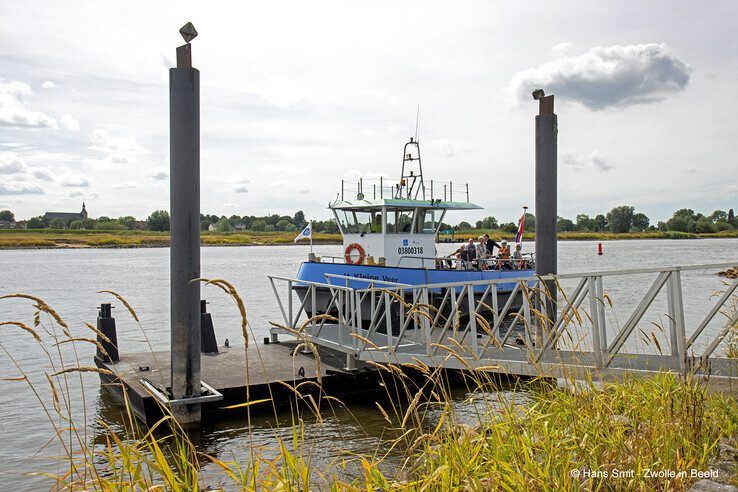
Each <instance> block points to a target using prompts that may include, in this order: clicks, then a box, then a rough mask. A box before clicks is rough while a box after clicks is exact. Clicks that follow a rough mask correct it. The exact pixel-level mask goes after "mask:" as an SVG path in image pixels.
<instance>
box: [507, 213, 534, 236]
mask: <svg viewBox="0 0 738 492" xmlns="http://www.w3.org/2000/svg"><path fill="white" fill-rule="evenodd" d="M516 227H517V226H516ZM500 229H502V226H500ZM516 230H517V229H516ZM525 230H526V231H530V232H535V230H536V216H535V215H533V214H532V213H526V214H525Z"/></svg>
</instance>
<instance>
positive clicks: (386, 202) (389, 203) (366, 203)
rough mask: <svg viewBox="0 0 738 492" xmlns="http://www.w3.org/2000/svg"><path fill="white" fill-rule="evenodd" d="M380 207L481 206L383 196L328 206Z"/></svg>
mask: <svg viewBox="0 0 738 492" xmlns="http://www.w3.org/2000/svg"><path fill="white" fill-rule="evenodd" d="M381 207H395V208H415V207H421V208H431V209H437V210H479V209H481V208H482V207H480V206H479V205H475V204H474V203H469V202H444V201H438V200H433V201H430V200H406V199H395V198H391V199H390V198H384V199H379V200H355V201H344V200H337V201H335V202H333V203H332V204H330V206H329V208H332V209H339V210H347V209H349V210H351V209H359V208H363V209H366V208H381Z"/></svg>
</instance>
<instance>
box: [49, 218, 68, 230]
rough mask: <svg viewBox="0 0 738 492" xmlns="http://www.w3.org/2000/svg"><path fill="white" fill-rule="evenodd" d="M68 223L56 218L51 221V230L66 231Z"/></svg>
mask: <svg viewBox="0 0 738 492" xmlns="http://www.w3.org/2000/svg"><path fill="white" fill-rule="evenodd" d="M66 227H67V223H66V222H65V221H64V219H62V218H59V217H56V218H54V219H51V220H50V221H49V228H51V229H66Z"/></svg>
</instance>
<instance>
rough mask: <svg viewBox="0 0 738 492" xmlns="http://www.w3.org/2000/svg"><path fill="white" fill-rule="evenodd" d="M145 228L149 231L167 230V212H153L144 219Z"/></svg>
mask: <svg viewBox="0 0 738 492" xmlns="http://www.w3.org/2000/svg"><path fill="white" fill-rule="evenodd" d="M146 228H147V229H148V230H150V231H168V230H169V212H167V211H166V210H155V211H154V212H151V215H149V217H148V218H147V219H146Z"/></svg>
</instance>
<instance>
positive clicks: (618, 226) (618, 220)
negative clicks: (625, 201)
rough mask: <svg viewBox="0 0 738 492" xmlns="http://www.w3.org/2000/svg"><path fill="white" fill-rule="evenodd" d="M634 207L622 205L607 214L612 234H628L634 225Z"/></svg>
mask: <svg viewBox="0 0 738 492" xmlns="http://www.w3.org/2000/svg"><path fill="white" fill-rule="evenodd" d="M634 210H635V208H634V207H631V206H629V205H620V206H619V207H615V208H613V209H612V210H610V211H609V212H608V213H607V224H608V225H609V226H610V230H611V231H612V232H628V231H629V230H630V226H631V225H633V211H634Z"/></svg>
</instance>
